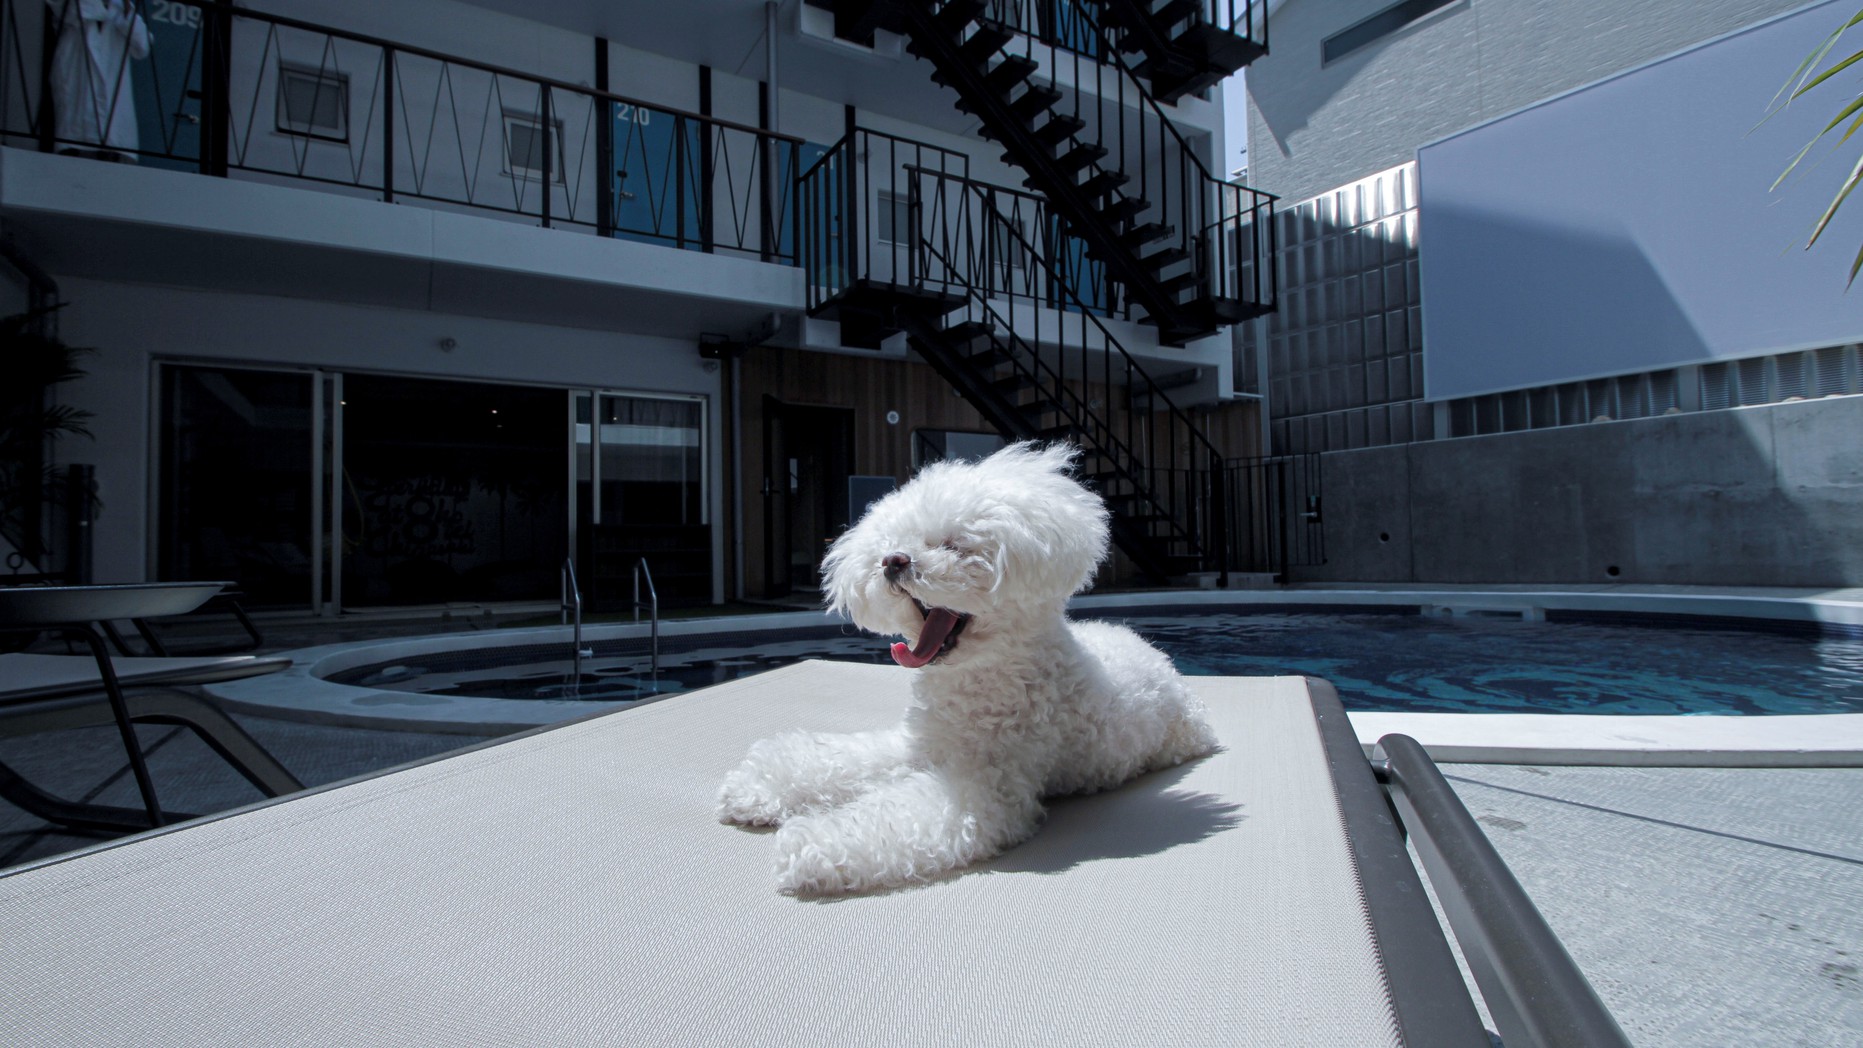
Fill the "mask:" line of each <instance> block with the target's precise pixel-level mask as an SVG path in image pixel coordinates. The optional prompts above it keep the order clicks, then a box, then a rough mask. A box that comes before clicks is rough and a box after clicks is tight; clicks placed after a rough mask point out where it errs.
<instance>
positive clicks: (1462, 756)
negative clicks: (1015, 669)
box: [207, 588, 1863, 767]
mask: <svg viewBox="0 0 1863 1048" xmlns="http://www.w3.org/2000/svg"><path fill="white" fill-rule="evenodd" d="M1329 605H1330V606H1346V607H1364V608H1371V607H1386V608H1394V609H1413V610H1418V611H1423V612H1425V613H1432V614H1444V615H1458V614H1521V615H1523V616H1529V617H1531V616H1534V615H1536V614H1537V615H1540V616H1543V615H1544V613H1545V612H1547V611H1582V612H1604V613H1618V612H1622V613H1632V614H1640V615H1663V616H1678V617H1690V618H1692V617H1707V618H1714V619H1721V620H1726V619H1735V620H1761V621H1769V622H1786V623H1795V624H1800V625H1819V626H1828V627H1835V628H1837V629H1841V630H1843V631H1845V632H1853V631H1863V601H1853V600H1844V599H1835V598H1830V597H1818V596H1773V595H1748V594H1731V593H1662V592H1622V591H1584V590H1562V589H1556V588H1548V589H1544V590H1531V589H1508V590H1476V589H1463V588H1458V589H1429V588H1403V589H1374V588H1365V589H1333V588H1327V589H1304V590H1191V591H1184V590H1169V591H1133V592H1124V593H1111V594H1089V595H1086V596H1082V597H1077V598H1075V600H1074V602H1073V604H1072V605H1071V608H1072V610H1075V611H1094V612H1099V613H1105V612H1108V611H1118V610H1121V609H1130V610H1131V611H1133V612H1134V613H1137V612H1138V611H1139V610H1140V609H1144V610H1146V611H1157V612H1163V613H1167V614H1168V613H1169V612H1170V611H1172V610H1184V611H1189V610H1200V611H1214V610H1216V609H1218V608H1249V609H1265V608H1275V607H1287V608H1300V607H1305V608H1314V607H1318V606H1329ZM825 626H827V627H837V626H838V627H842V628H846V629H848V630H850V631H851V630H853V629H854V627H853V626H852V625H851V624H849V623H848V622H846V620H844V619H841V618H839V617H837V616H831V615H829V614H827V613H826V612H814V611H799V612H775V613H770V614H763V615H750V616H728V617H713V618H696V619H679V620H671V621H663V622H661V623H660V634H661V636H662V637H680V636H693V635H705V634H714V633H763V632H779V631H785V630H794V629H802V628H820V627H825ZM569 629H570V628H569V627H565V626H543V627H530V628H522V629H506V630H488V631H483V632H476V633H465V634H444V635H439V636H431V637H411V638H396V639H391V640H382V641H364V642H350V643H343V644H327V645H321V646H318V647H313V648H302V649H298V650H295V651H289V652H282V653H281V654H283V655H286V656H288V657H289V658H290V659H291V660H292V664H291V666H290V667H289V668H288V669H286V670H284V671H282V672H280V673H275V674H271V675H269V676H265V677H255V678H249V679H246V680H242V681H235V682H230V683H226V684H216V685H209V686H207V691H208V692H209V693H210V694H212V695H214V696H215V697H216V698H217V699H219V700H220V701H221V703H222V704H223V705H225V706H226V707H227V708H228V709H230V710H233V711H235V712H238V713H245V714H250V715H255V716H262V717H268V718H272V719H276V720H295V721H305V722H310V723H317V724H329V725H341V726H346V727H357V728H373V729H380V730H387V731H420V732H433V733H451V734H462V735H474V736H487V735H501V734H506V733H509V732H515V731H523V730H526V729H530V728H535V727H538V726H541V725H544V724H550V723H555V722H557V721H561V720H567V719H570V718H573V717H578V716H583V715H585V714H588V713H594V712H598V711H601V710H604V709H609V708H612V705H613V704H612V703H601V702H579V701H572V700H512V699H480V698H470V697H465V696H439V695H421V694H417V693H412V692H391V691H380V690H376V689H373V688H362V687H356V686H353V685H346V684H336V683H333V682H330V681H327V680H323V679H322V677H323V676H326V675H328V674H330V673H334V672H339V671H341V670H343V669H347V668H352V667H356V666H363V665H369V664H371V663H376V662H385V661H390V660H394V659H397V658H400V657H402V656H403V655H405V654H412V653H414V652H421V653H431V652H439V651H463V650H474V649H485V648H495V647H512V646H520V645H525V644H538V643H566V642H567V640H568V638H569ZM647 629H648V627H647V626H646V624H644V623H643V624H634V623H621V624H616V623H606V624H599V625H589V626H584V627H583V630H582V636H583V640H584V642H585V643H594V642H601V641H608V640H621V639H631V638H639V637H644V636H645V635H646V633H647ZM875 643H881V642H880V641H878V640H876V642H875ZM675 694H679V693H675ZM649 701H654V700H649ZM1348 716H1349V717H1350V719H1351V722H1352V725H1353V728H1354V729H1355V730H1356V731H1357V733H1358V737H1359V741H1360V743H1361V744H1362V745H1363V746H1364V747H1365V749H1366V751H1367V752H1368V753H1369V752H1370V751H1371V749H1372V747H1373V746H1374V745H1375V744H1376V742H1377V740H1378V739H1379V738H1381V737H1383V736H1384V735H1387V734H1391V733H1401V734H1404V735H1408V736H1410V737H1412V738H1414V739H1416V740H1417V741H1418V742H1420V743H1422V744H1423V746H1424V748H1425V749H1427V750H1428V751H1429V753H1430V755H1431V756H1432V757H1433V758H1435V759H1436V760H1438V761H1443V762H1446V763H1498V764H1583V765H1600V764H1602V765H1632V766H1652V767H1655V766H1682V767H1863V714H1838V713H1833V714H1814V715H1780V716H1763V717H1740V716H1712V715H1706V716H1592V715H1584V714H1523V713H1492V714H1490V713H1385V712H1375V711H1361V712H1354V713H1350V714H1349V715H1348Z"/></svg>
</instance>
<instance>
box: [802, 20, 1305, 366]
mask: <svg viewBox="0 0 1863 1048" xmlns="http://www.w3.org/2000/svg"><path fill="white" fill-rule="evenodd" d="M1045 3H1046V6H1045V7H1043V10H1044V11H1046V12H1047V16H1046V17H1048V19H1049V21H1050V22H1051V23H1054V24H1057V25H1058V24H1061V22H1062V21H1065V25H1066V26H1067V28H1066V29H1065V30H1064V31H1061V32H1050V33H1049V34H1048V36H1049V40H1048V42H1047V43H1045V44H1042V43H1040V42H1038V41H1037V40H1036V38H1033V37H1030V36H1029V35H1027V34H1023V33H1019V32H1018V29H1017V27H1016V26H1014V25H1012V24H1010V23H1008V22H1006V21H1003V20H1001V19H1000V18H998V17H996V16H997V15H1005V16H1007V15H1014V14H1016V13H1017V12H1018V11H1019V10H1021V9H1020V8H1019V6H1018V7H1015V8H1011V7H1006V6H1004V5H1002V4H1001V3H1000V2H998V3H996V4H993V3H992V2H991V0H867V2H865V3H864V4H863V3H862V0H839V3H838V4H837V24H845V25H846V26H847V27H848V29H849V31H850V32H861V31H867V32H869V33H870V32H871V28H870V27H873V26H885V27H888V28H891V29H894V30H896V31H898V32H901V33H903V34H904V35H905V37H906V40H907V43H906V47H907V49H908V50H909V51H911V52H912V53H913V54H914V55H917V56H918V57H920V58H922V59H924V60H926V61H927V62H929V63H930V64H931V65H932V66H933V72H932V74H931V76H932V79H933V80H934V81H936V82H937V83H939V84H941V85H943V86H945V87H947V88H949V89H951V90H952V92H953V93H954V94H956V96H957V101H956V105H957V107H958V108H959V109H960V110H962V111H964V112H966V113H969V114H971V115H972V116H975V117H976V118H977V119H978V120H979V121H980V122H981V125H982V126H981V129H980V133H981V134H983V135H985V136H986V137H988V138H991V139H993V140H995V141H996V142H997V143H998V144H1000V145H1001V146H1002V148H1003V159H1004V160H1005V161H1006V162H1008V163H1011V164H1014V165H1015V166H1017V167H1018V168H1020V169H1021V170H1022V171H1023V172H1024V173H1025V174H1026V175H1027V178H1026V180H1025V182H1024V184H1025V185H1026V186H1027V187H1029V188H1030V189H1032V190H1034V191H1036V192H1037V193H1040V194H1041V195H1042V196H1043V197H1044V198H1045V199H1046V200H1047V201H1048V202H1049V205H1050V206H1051V207H1052V208H1053V210H1054V212H1055V214H1056V215H1057V216H1059V217H1060V219H1061V220H1062V221H1063V222H1064V223H1065V227H1066V230H1067V232H1068V234H1069V235H1071V236H1073V237H1075V238H1078V239H1079V240H1080V241H1081V242H1083V243H1084V244H1085V247H1086V252H1087V253H1088V254H1089V255H1090V256H1091V257H1092V258H1093V259H1094V260H1095V261H1096V262H1098V263H1100V264H1101V265H1103V266H1104V267H1105V268H1106V271H1107V273H1108V275H1109V277H1110V278H1111V279H1112V280H1113V281H1114V282H1115V283H1116V284H1117V286H1118V287H1119V288H1121V289H1122V291H1123V294H1124V295H1125V297H1126V298H1127V299H1128V300H1129V302H1130V303H1131V305H1133V306H1134V307H1136V308H1137V309H1138V310H1139V311H1140V312H1142V314H1143V319H1144V321H1145V322H1146V323H1150V324H1154V325H1156V326H1157V327H1158V329H1159V337H1160V339H1161V340H1163V341H1164V342H1166V343H1167V344H1170V345H1182V344H1184V343H1185V342H1188V341H1190V340H1192V339H1196V338H1201V337H1204V336H1206V335H1209V334H1212V333H1214V332H1215V331H1216V330H1217V329H1218V328H1219V327H1221V326H1223V325H1226V324H1234V323H1238V322H1240V321H1243V320H1247V319H1249V318H1250V317H1254V316H1258V315H1260V314H1262V313H1265V312H1268V311H1269V310H1272V309H1273V308H1274V295H1273V283H1272V272H1271V269H1272V267H1254V268H1252V269H1251V268H1249V266H1248V265H1247V264H1246V263H1248V262H1252V261H1253V260H1254V259H1258V258H1261V257H1264V254H1263V251H1264V241H1265V239H1266V238H1269V237H1272V235H1273V233H1272V229H1271V223H1269V222H1268V221H1267V218H1268V216H1269V215H1270V214H1271V212H1272V201H1273V197H1271V196H1270V195H1268V194H1265V193H1261V192H1259V191H1257V190H1252V189H1249V188H1248V187H1246V186H1241V185H1238V184H1234V183H1228V182H1223V181H1221V180H1219V179H1217V178H1215V177H1213V176H1212V175H1211V174H1210V173H1209V171H1208V169H1207V168H1206V166H1205V165H1204V163H1203V161H1202V160H1201V159H1200V158H1199V157H1198V155H1197V152H1196V150H1195V149H1194V148H1193V147H1192V146H1191V145H1190V144H1189V143H1188V142H1186V141H1185V139H1184V137H1183V135H1182V134H1181V132H1179V131H1178V129H1177V128H1176V127H1175V126H1174V125H1173V124H1172V123H1171V121H1170V120H1169V118H1168V117H1167V116H1166V115H1165V113H1164V112H1163V110H1162V108H1160V106H1159V103H1158V100H1157V99H1156V98H1155V97H1153V95H1152V94H1151V93H1150V91H1149V90H1148V88H1147V87H1146V86H1145V84H1144V83H1143V82H1141V72H1140V71H1139V69H1137V68H1134V67H1133V66H1130V65H1128V64H1127V63H1126V60H1125V56H1124V52H1123V51H1122V48H1127V47H1130V48H1134V49H1135V53H1137V52H1138V51H1143V53H1144V54H1145V58H1144V59H1143V61H1142V62H1141V66H1142V67H1143V68H1144V69H1146V70H1148V71H1149V73H1150V75H1151V77H1152V80H1153V82H1154V83H1162V84H1168V85H1170V89H1171V90H1174V91H1176V92H1177V95H1174V96H1173V97H1177V96H1178V95H1181V94H1182V93H1183V92H1185V91H1188V90H1192V89H1194V85H1195V84H1196V83H1199V82H1209V80H1208V78H1209V77H1210V76H1211V75H1212V74H1211V73H1210V71H1209V69H1208V68H1207V67H1205V66H1201V65H1198V64H1197V62H1195V61H1192V59H1191V58H1188V57H1185V56H1187V55H1194V54H1200V53H1202V52H1211V53H1216V52H1220V53H1221V54H1222V55H1223V56H1224V60H1225V61H1226V60H1229V59H1232V58H1234V57H1236V56H1238V55H1242V54H1249V53H1250V51H1251V48H1250V47H1248V46H1241V47H1229V48H1221V47H1217V46H1216V45H1215V44H1213V43H1210V42H1209V41H1208V40H1207V39H1206V37H1208V34H1207V33H1205V32H1204V30H1202V29H1198V28H1197V27H1196V24H1195V20H1194V19H1191V18H1189V16H1187V15H1186V16H1183V17H1177V16H1174V15H1172V14H1171V13H1169V12H1168V11H1167V10H1166V8H1159V9H1158V10H1156V11H1154V10H1152V0H1135V2H1134V3H1133V5H1132V9H1131V11H1129V12H1126V13H1124V14H1119V15H1118V16H1117V18H1118V21H1117V26H1116V27H1115V26H1114V25H1113V24H1112V23H1113V20H1114V15H1115V11H1114V8H1113V7H1111V6H1107V7H1104V8H1102V7H1099V6H1096V5H1092V4H1089V3H1087V0H1045ZM1245 10H1246V8H1245ZM1103 20H1104V22H1105V23H1106V24H1102V23H1103ZM1205 28H1206V29H1207V28H1208V27H1207V26H1206V27H1205ZM1225 32H1226V31H1225ZM1227 35H1230V36H1233V35H1234V34H1233V33H1228V34H1227ZM1197 41H1203V43H1197ZM1250 44H1252V41H1250ZM1154 47H1155V48H1156V49H1157V50H1158V53H1157V55H1153V54H1152V53H1151V50H1149V49H1150V48H1154ZM1083 51H1091V52H1092V53H1093V54H1094V55H1097V56H1098V57H1097V59H1096V58H1093V57H1087V58H1083V55H1082V52H1083ZM1253 53H1259V51H1254V52H1253ZM1250 56H1251V57H1252V54H1251V55H1250ZM1044 66H1046V67H1047V69H1048V71H1049V72H1048V79H1051V80H1052V79H1054V71H1056V70H1059V69H1062V68H1069V69H1070V70H1071V73H1072V76H1071V77H1070V78H1069V80H1070V81H1071V82H1072V83H1073V84H1076V85H1082V88H1084V85H1086V84H1089V83H1091V84H1092V85H1093V89H1092V90H1085V89H1082V88H1077V89H1075V90H1074V91H1073V92H1072V93H1071V95H1070V94H1068V93H1064V92H1063V91H1062V90H1060V89H1058V88H1057V87H1055V86H1054V85H1053V84H1052V83H1042V82H1037V81H1036V79H1035V74H1036V73H1037V72H1038V71H1040V70H1042V69H1043V67H1044ZM1193 67H1194V68H1193ZM1128 156H1131V157H1134V158H1136V157H1138V156H1143V157H1146V158H1148V159H1149V160H1150V162H1148V163H1134V164H1133V165H1132V166H1134V167H1136V168H1137V171H1138V173H1137V176H1136V177H1134V176H1132V175H1128V174H1127V173H1126V172H1125V171H1124V170H1122V168H1123V167H1125V166H1126V165H1125V163H1124V160H1125V158H1127V157H1128Z"/></svg>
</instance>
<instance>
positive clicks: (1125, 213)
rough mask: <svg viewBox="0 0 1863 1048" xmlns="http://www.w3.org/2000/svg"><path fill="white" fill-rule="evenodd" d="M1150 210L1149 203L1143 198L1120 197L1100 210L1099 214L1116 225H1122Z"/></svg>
mask: <svg viewBox="0 0 1863 1048" xmlns="http://www.w3.org/2000/svg"><path fill="white" fill-rule="evenodd" d="M1150 209H1151V201H1149V200H1146V199H1145V198H1144V197H1120V198H1119V199H1118V200H1115V201H1113V202H1112V203H1110V204H1107V205H1106V206H1105V207H1102V208H1100V214H1102V215H1105V216H1106V217H1107V219H1108V220H1109V221H1111V222H1113V223H1114V224H1116V225H1124V224H1126V223H1127V222H1130V221H1132V220H1133V219H1135V218H1137V217H1138V216H1140V215H1142V214H1144V213H1145V212H1146V211H1148V210H1150Z"/></svg>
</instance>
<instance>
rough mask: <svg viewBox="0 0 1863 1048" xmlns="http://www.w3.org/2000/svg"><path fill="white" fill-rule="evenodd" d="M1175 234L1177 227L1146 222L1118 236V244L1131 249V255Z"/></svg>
mask: <svg viewBox="0 0 1863 1048" xmlns="http://www.w3.org/2000/svg"><path fill="white" fill-rule="evenodd" d="M1175 232H1177V227H1175V226H1167V225H1165V224H1164V223H1163V222H1147V223H1145V224H1144V225H1142V226H1133V227H1132V228H1131V229H1128V230H1126V231H1125V232H1124V233H1121V234H1119V242H1120V243H1122V244H1124V245H1126V246H1127V247H1129V248H1131V249H1132V251H1133V253H1135V254H1136V253H1137V252H1138V249H1139V248H1141V247H1144V246H1145V245H1146V244H1152V243H1156V242H1157V241H1160V240H1163V239H1164V238H1166V237H1168V236H1170V235H1171V234H1173V233H1175Z"/></svg>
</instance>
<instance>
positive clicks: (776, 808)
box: [718, 761, 783, 826]
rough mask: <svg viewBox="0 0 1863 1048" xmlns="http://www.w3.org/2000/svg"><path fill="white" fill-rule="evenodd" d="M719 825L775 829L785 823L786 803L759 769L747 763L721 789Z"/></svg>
mask: <svg viewBox="0 0 1863 1048" xmlns="http://www.w3.org/2000/svg"><path fill="white" fill-rule="evenodd" d="M718 821H719V822H722V823H725V824H727V825H730V824H736V825H738V826H775V825H777V824H778V823H780V822H782V821H783V800H782V797H781V796H779V795H778V793H777V790H776V787H775V786H774V785H773V784H772V783H771V782H770V780H769V777H768V776H767V775H765V774H764V773H763V772H762V771H761V770H760V769H758V767H757V766H756V765H755V764H753V763H751V762H750V761H745V762H744V763H743V764H740V765H738V766H737V767H736V768H734V769H732V770H731V773H730V774H729V775H726V776H725V780H724V785H722V786H720V787H719V788H718Z"/></svg>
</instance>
